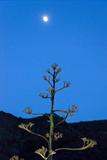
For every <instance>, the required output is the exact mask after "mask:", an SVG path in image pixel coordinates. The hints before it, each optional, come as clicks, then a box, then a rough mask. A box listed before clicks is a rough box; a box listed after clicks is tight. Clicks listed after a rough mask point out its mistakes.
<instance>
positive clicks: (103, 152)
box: [0, 111, 107, 160]
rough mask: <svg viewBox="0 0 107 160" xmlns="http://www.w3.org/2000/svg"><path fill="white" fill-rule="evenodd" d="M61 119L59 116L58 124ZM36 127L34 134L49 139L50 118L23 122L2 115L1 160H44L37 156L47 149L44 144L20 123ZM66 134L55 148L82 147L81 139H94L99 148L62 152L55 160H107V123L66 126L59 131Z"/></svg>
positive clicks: (44, 117) (93, 122)
mask: <svg viewBox="0 0 107 160" xmlns="http://www.w3.org/2000/svg"><path fill="white" fill-rule="evenodd" d="M60 118H61V117H59V116H57V115H56V116H55V123H56V122H58V121H59V120H60ZM28 122H33V123H35V125H34V128H33V130H34V131H35V132H37V133H41V134H43V135H45V134H46V133H47V130H48V127H49V122H48V119H47V116H46V115H44V116H42V117H37V118H31V119H22V118H17V117H15V116H13V115H11V114H9V113H5V112H2V111H1V112H0V160H9V159H10V157H12V156H13V155H18V156H19V157H22V158H24V160H42V159H41V158H40V157H39V156H38V155H36V154H35V153H34V151H35V150H37V149H38V148H41V146H46V144H45V143H44V141H43V140H41V139H40V138H38V137H35V136H33V135H30V133H27V132H26V131H24V130H22V129H20V128H18V125H19V124H20V123H28ZM56 131H59V132H61V133H63V138H62V139H60V140H59V141H57V142H56V143H55V144H54V148H58V147H79V146H80V145H81V140H80V138H81V137H88V138H92V139H94V140H96V141H97V145H96V146H95V147H94V148H92V149H88V150H85V151H72V152H71V151H59V152H58V154H57V155H55V156H54V160H107V120H99V121H92V122H80V123H73V124H70V123H63V124H61V125H59V127H58V128H57V129H56Z"/></svg>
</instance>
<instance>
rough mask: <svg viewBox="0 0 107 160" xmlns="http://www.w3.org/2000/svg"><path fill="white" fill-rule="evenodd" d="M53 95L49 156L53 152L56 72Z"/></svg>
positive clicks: (50, 157) (50, 159)
mask: <svg viewBox="0 0 107 160" xmlns="http://www.w3.org/2000/svg"><path fill="white" fill-rule="evenodd" d="M52 89H53V90H52V95H51V112H50V130H49V154H51V152H52V150H53V138H54V101H55V71H54V74H53V88H52ZM48 160H53V155H51V156H49V158H48Z"/></svg>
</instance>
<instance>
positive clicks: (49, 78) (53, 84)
mask: <svg viewBox="0 0 107 160" xmlns="http://www.w3.org/2000/svg"><path fill="white" fill-rule="evenodd" d="M61 71H62V70H61V68H59V67H58V64H53V65H52V66H51V69H50V68H49V69H48V70H47V75H45V76H43V79H44V80H45V81H46V82H48V84H49V88H48V91H47V92H45V93H40V97H41V98H43V99H49V100H50V101H51V110H50V113H49V115H48V118H49V123H50V125H49V126H50V128H49V131H48V133H46V135H41V134H38V133H35V132H33V131H32V126H33V125H34V124H33V123H28V124H20V125H19V127H20V128H22V129H24V130H26V131H27V132H29V133H31V134H33V135H35V136H38V137H40V138H42V139H44V141H45V142H46V143H47V146H48V147H45V146H42V147H41V148H39V149H37V150H36V151H35V153H36V154H38V155H40V156H41V157H42V158H43V159H44V160H53V155H54V154H56V153H57V152H58V151H60V150H69V151H75V150H85V149H88V148H93V147H94V145H96V141H94V140H92V139H88V138H86V137H84V138H81V140H82V141H83V145H82V146H81V147H80V148H56V149H54V150H53V142H54V141H57V140H58V139H60V138H63V134H62V133H60V132H55V130H54V129H55V128H56V127H57V126H58V125H60V124H61V123H63V122H64V121H66V119H67V118H68V117H70V116H72V115H73V113H75V112H76V111H77V110H78V107H77V106H75V105H72V106H71V107H70V108H69V109H67V110H65V109H62V110H60V109H55V97H56V95H57V93H58V92H60V91H62V90H64V89H66V88H68V87H70V82H69V81H64V82H63V86H62V87H61V88H57V83H58V82H59V81H60V79H59V78H58V75H59V73H60V72H61ZM24 112H25V113H27V114H33V115H38V114H34V113H33V112H32V109H31V108H30V107H27V108H25V110H24ZM56 112H59V113H61V114H63V115H64V117H63V119H62V120H61V121H59V122H58V123H56V124H55V123H54V114H55V113H56Z"/></svg>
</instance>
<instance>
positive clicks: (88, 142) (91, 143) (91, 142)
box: [55, 137, 97, 152]
mask: <svg viewBox="0 0 107 160" xmlns="http://www.w3.org/2000/svg"><path fill="white" fill-rule="evenodd" d="M81 139H82V141H83V143H84V144H83V146H82V147H80V148H57V149H55V152H57V151H60V150H68V151H82V150H86V149H88V148H93V147H94V146H95V145H96V144H97V142H96V141H94V140H92V139H87V138H86V137H84V138H81ZM85 143H86V144H85Z"/></svg>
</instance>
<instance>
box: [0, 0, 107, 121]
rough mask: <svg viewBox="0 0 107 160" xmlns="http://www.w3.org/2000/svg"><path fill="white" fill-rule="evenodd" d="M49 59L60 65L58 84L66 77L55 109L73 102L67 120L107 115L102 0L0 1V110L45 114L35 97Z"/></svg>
mask: <svg viewBox="0 0 107 160" xmlns="http://www.w3.org/2000/svg"><path fill="white" fill-rule="evenodd" d="M43 15H48V16H49V21H48V23H44V22H43V21H42V18H41V17H42V16H43ZM53 63H57V64H59V67H61V68H62V73H61V74H60V75H59V77H60V78H61V80H62V81H61V82H60V84H59V86H62V84H63V81H64V80H69V81H71V87H70V88H69V89H66V90H65V91H63V92H61V93H59V94H58V95H57V97H56V101H55V107H56V109H58V108H60V109H61V108H62V109H67V108H69V107H71V105H72V104H75V105H77V106H78V107H79V111H78V112H77V113H75V114H74V116H73V117H71V118H70V119H68V121H69V122H79V121H92V120H103V119H107V0H51V1H50V0H26V1H25V0H0V111H5V112H8V113H11V114H13V115H15V116H18V117H28V116H26V115H25V114H24V113H23V112H22V111H23V109H24V108H25V107H29V106H30V107H32V109H33V112H34V113H41V112H42V113H47V112H49V111H50V102H49V101H48V100H42V99H41V98H40V97H39V96H38V95H39V93H40V92H42V91H45V90H47V88H48V85H47V83H46V82H45V81H44V80H43V78H42V77H43V75H44V74H45V73H46V70H47V68H49V67H50V66H51V65H52V64H53ZM29 117H30V116H29Z"/></svg>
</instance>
